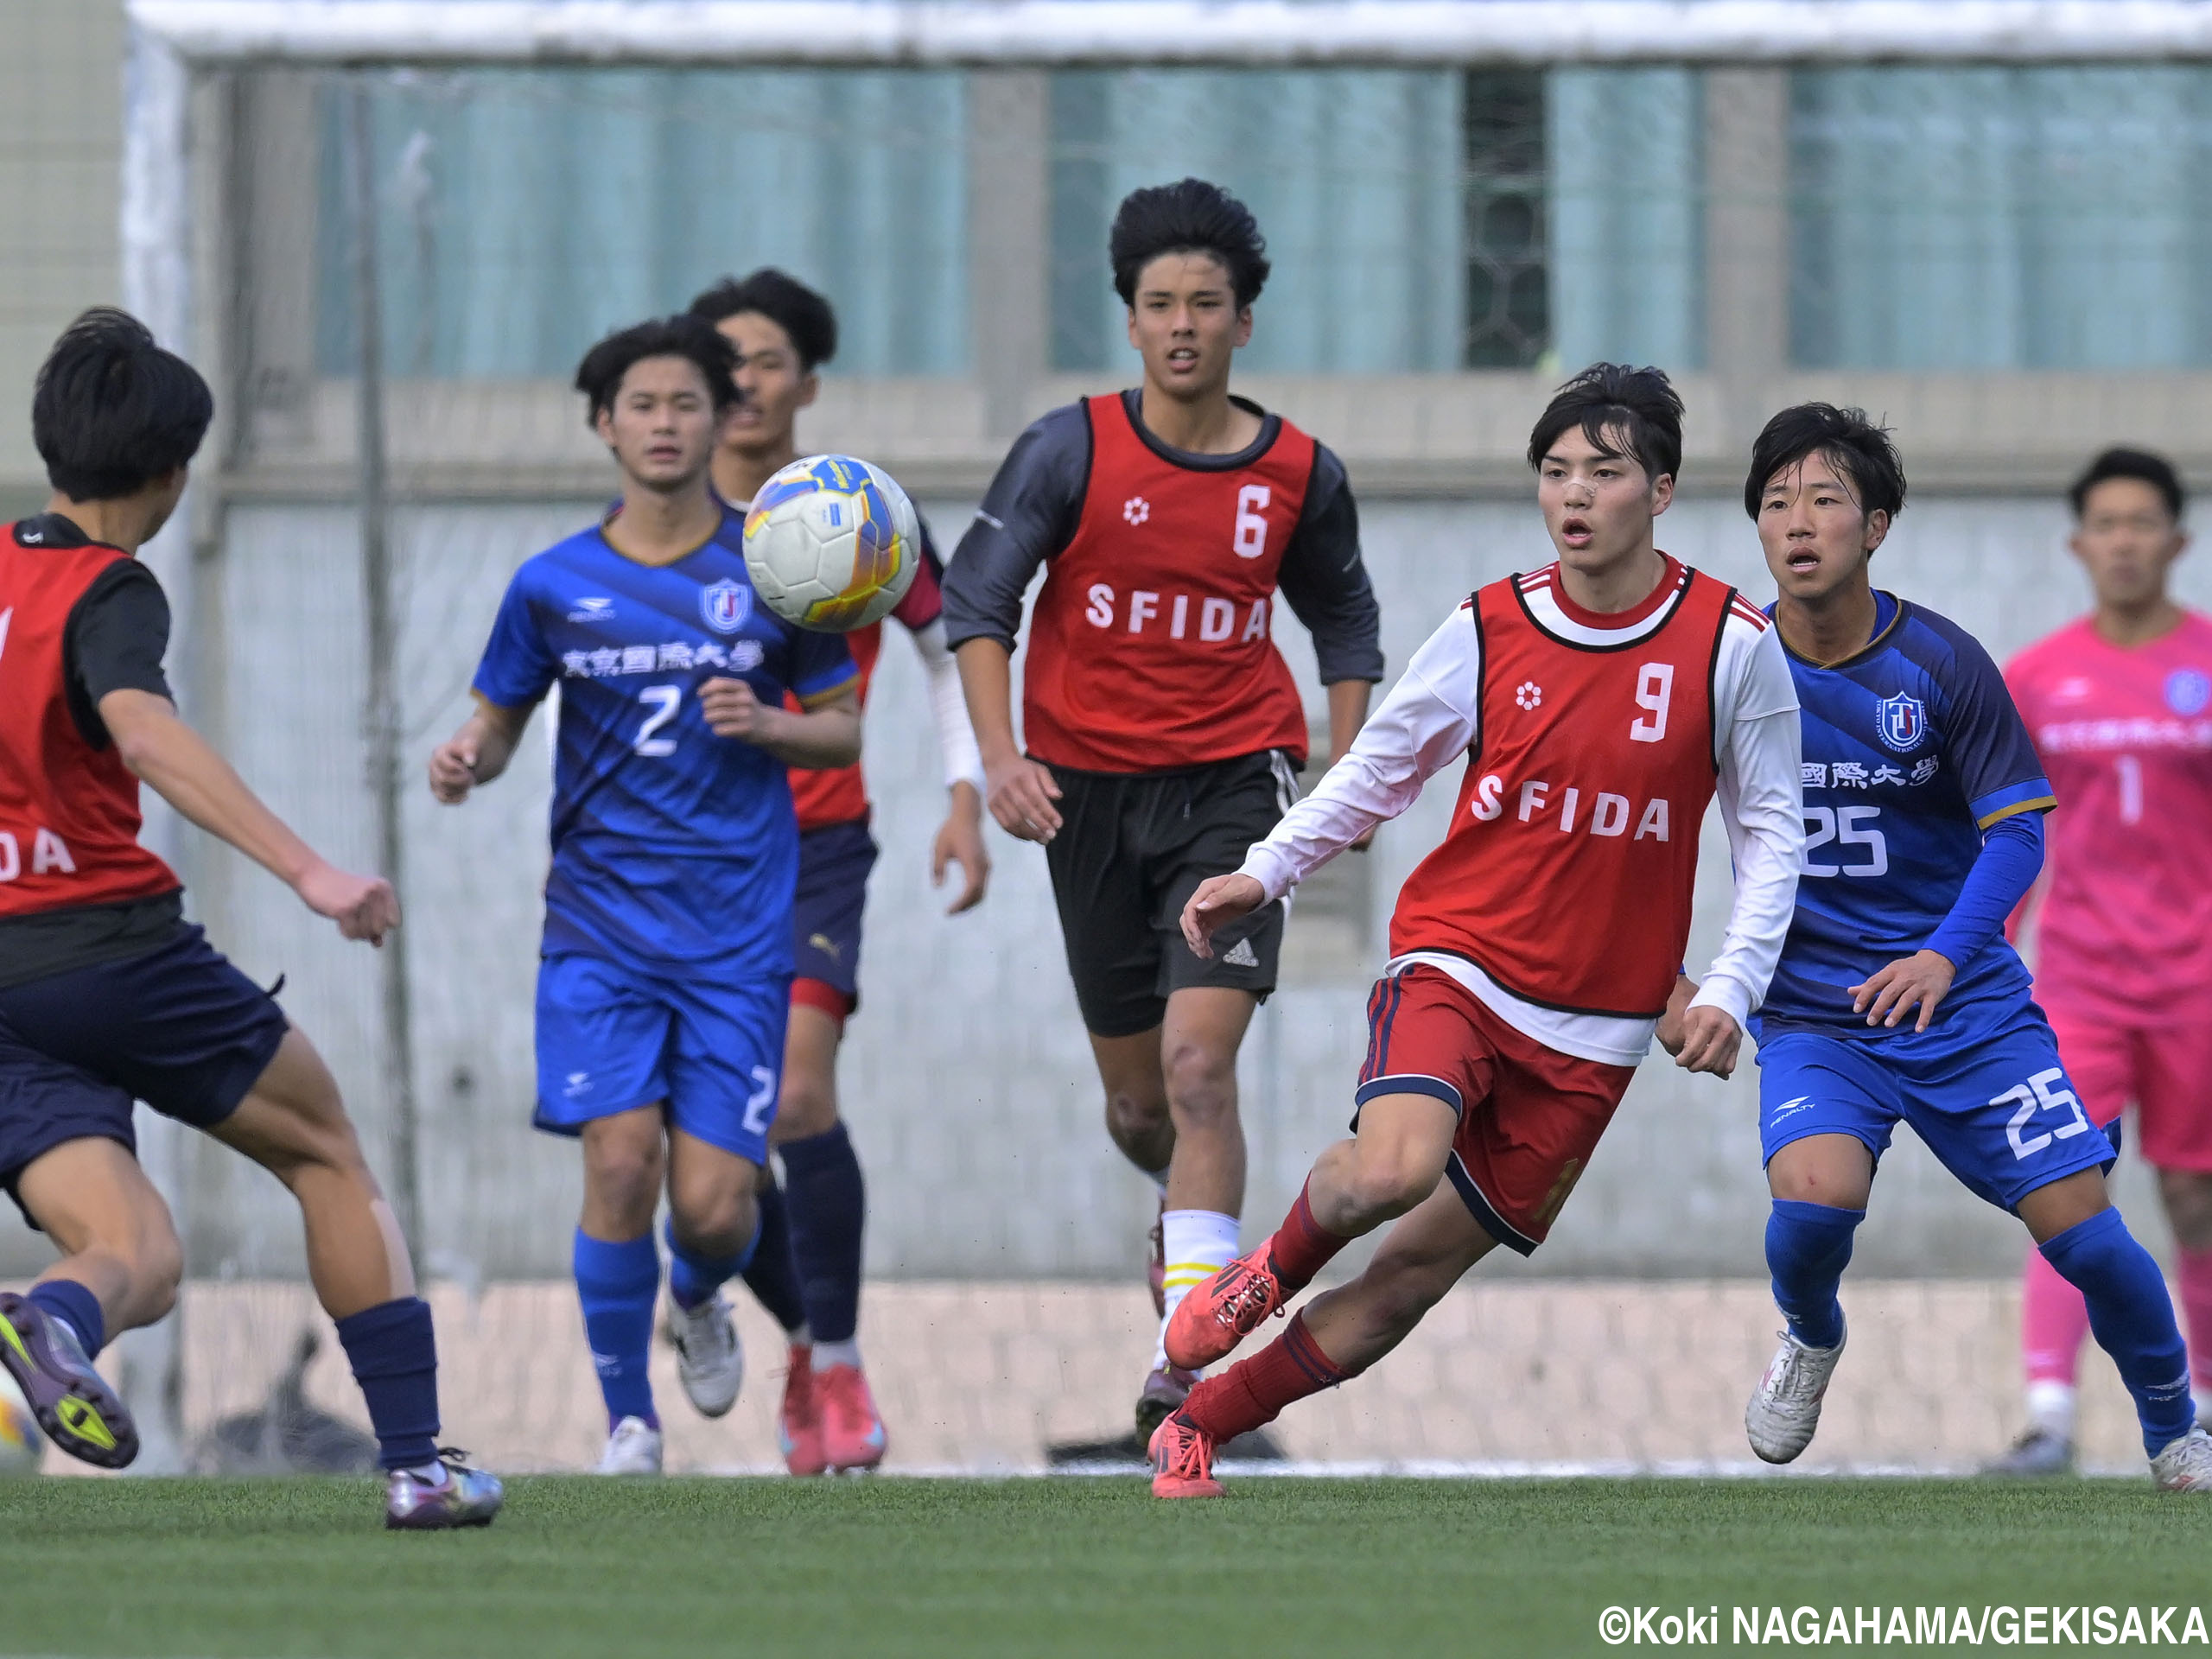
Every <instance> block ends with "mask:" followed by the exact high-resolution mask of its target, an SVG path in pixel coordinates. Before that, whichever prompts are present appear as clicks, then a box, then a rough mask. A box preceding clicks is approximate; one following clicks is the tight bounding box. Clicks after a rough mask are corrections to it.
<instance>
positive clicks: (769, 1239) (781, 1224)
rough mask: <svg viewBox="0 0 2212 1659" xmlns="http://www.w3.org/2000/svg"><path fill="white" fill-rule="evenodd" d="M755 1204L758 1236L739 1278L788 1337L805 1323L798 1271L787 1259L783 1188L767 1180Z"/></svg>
mask: <svg viewBox="0 0 2212 1659" xmlns="http://www.w3.org/2000/svg"><path fill="white" fill-rule="evenodd" d="M756 1202H757V1203H758V1204H759V1205H760V1237H759V1239H758V1240H756V1241H755V1242H754V1243H753V1260H752V1261H751V1262H747V1264H746V1268H745V1272H744V1274H742V1275H741V1276H742V1277H743V1279H744V1281H745V1287H746V1288H747V1290H749V1291H751V1292H752V1293H753V1297H754V1299H755V1300H758V1301H759V1302H760V1306H763V1307H765V1308H766V1309H767V1310H768V1315H769V1317H770V1318H771V1319H774V1320H775V1322H776V1323H777V1324H778V1325H781V1326H783V1327H784V1334H785V1336H789V1335H791V1333H792V1332H795V1331H797V1330H798V1328H799V1327H800V1326H801V1325H804V1324H805V1323H806V1304H805V1303H804V1301H802V1300H800V1298H799V1293H798V1266H797V1264H796V1263H795V1262H793V1261H792V1260H791V1218H790V1217H789V1216H788V1215H787V1214H786V1213H785V1207H784V1189H783V1188H782V1186H781V1185H779V1184H778V1183H776V1182H774V1181H770V1182H769V1183H768V1184H767V1185H766V1186H764V1187H762V1188H761V1189H760V1196H759V1198H757V1199H756Z"/></svg>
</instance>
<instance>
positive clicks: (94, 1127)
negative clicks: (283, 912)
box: [0, 926, 290, 1226]
mask: <svg viewBox="0 0 2212 1659" xmlns="http://www.w3.org/2000/svg"><path fill="white" fill-rule="evenodd" d="M289 1028H290V1027H289V1023H288V1022H287V1021H286V1020H285V1018H284V1011H283V1009H282V1008H280V1007H277V1001H276V999H275V998H274V997H272V996H271V995H270V994H269V993H268V992H267V991H264V990H263V989H262V988H261V987H260V986H258V985H257V984H255V983H254V982H252V981H251V980H250V979H248V978H247V977H246V976H245V975H244V974H242V973H240V972H239V971H238V969H236V968H234V967H232V965H231V963H230V962H229V961H228V960H227V959H226V957H223V956H222V955H221V954H220V953H219V952H218V951H217V950H215V949H214V948H213V946H211V945H210V944H208V943H207V935H206V934H205V933H204V932H202V931H200V929H199V928H197V927H192V926H181V927H179V928H178V930H177V931H176V933H175V935H174V936H173V937H172V938H170V939H169V940H168V942H167V943H165V944H159V945H156V947H155V948H154V949H152V950H147V951H143V952H142V953H140V954H139V955H137V956H135V957H123V958H122V959H121V960H119V961H116V962H99V963H92V964H91V965H90V966H88V967H84V968H75V969H70V970H69V971H68V972H67V973H60V974H52V975H49V976H47V977H46V978H44V979H34V980H31V981H29V982H27V983H24V984H21V985H10V986H8V987H7V988H4V989H0V1186H4V1187H5V1188H6V1190H7V1192H8V1195H9V1196H10V1198H15V1197H16V1179H17V1178H18V1177H19V1176H21V1175H22V1172H23V1171H24V1169H26V1168H27V1167H28V1166H29V1165H30V1163H31V1162H32V1160H35V1159H37V1158H40V1157H42V1156H43V1155H45V1154H47V1153H49V1152H51V1151H53V1150H54V1147H58V1146H60V1145H61V1144H62V1143H63V1142H64V1141H81V1140H90V1139H101V1140H108V1141H118V1142H120V1143H121V1144H122V1145H123V1146H124V1147H128V1148H130V1150H131V1151H134V1152H135V1151H137V1144H138V1143H137V1136H136V1135H134V1134H133V1133H132V1130H131V1124H130V1103H131V1102H132V1101H134V1100H143V1101H144V1102H145V1103H147V1104H148V1105H149V1106H150V1107H152V1108H153V1109H155V1110H156V1111H157V1112H159V1113H161V1114H162V1116H165V1117H173V1118H175V1119H176V1120H177V1121H178V1122H183V1123H189V1124H191V1125H192V1126H193V1127H194V1128H200V1129H205V1128H213V1127H214V1126H215V1125H216V1124H218V1123H220V1122H222V1121H223V1120H224V1119H225V1118H226V1117H228V1116H230V1115H231V1114H232V1112H233V1111H235V1110H236V1109H238V1103H239V1102H240V1101H242V1100H244V1099H245V1097H246V1096H247V1094H248V1093H249V1092H251V1090H252V1088H253V1085H254V1083H255V1082H256V1080H257V1079H258V1078H259V1077H260V1076H261V1074H262V1073H263V1072H264V1071H266V1070H268V1067H269V1063H270V1060H272V1059H274V1058H276V1056H277V1046H278V1045H279V1044H281V1043H282V1042H283V1040H284V1033H285V1032H286V1031H288V1030H289ZM21 1204H22V1201H21V1200H20V1199H17V1207H18V1208H20V1207H21ZM32 1225H33V1226H36V1225H37V1222H36V1221H35V1219H34V1220H33V1221H32Z"/></svg>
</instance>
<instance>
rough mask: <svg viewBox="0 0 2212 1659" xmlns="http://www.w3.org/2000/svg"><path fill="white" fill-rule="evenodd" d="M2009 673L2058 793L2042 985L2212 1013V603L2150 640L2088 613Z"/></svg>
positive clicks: (2125, 1010) (2121, 1005) (2082, 997)
mask: <svg viewBox="0 0 2212 1659" xmlns="http://www.w3.org/2000/svg"><path fill="white" fill-rule="evenodd" d="M2005 680H2006V682H2007V683H2009V684H2010V685H2011V687H2012V697H2013V700H2014V701H2015V702H2018V704H2019V706H2020V713H2021V715H2023V716H2024V718H2025V719H2026V721H2027V722H2028V730H2029V732H2030V733H2031V734H2032V735H2033V736H2034V738H2035V744H2036V748H2037V751H2038V752H2039V753H2041V754H2042V756H2043V762H2044V772H2045V773H2046V774H2047V775H2048V776H2049V778H2050V783H2051V788H2052V791H2053V792H2054V793H2055V794H2056V795H2057V797H2058V810H2056V812H2054V813H2053V814H2052V815H2051V817H2050V820H2049V826H2048V827H2049V832H2050V841H2049V854H2048V858H2047V861H2046V864H2045V870H2044V874H2045V876H2046V878H2047V881H2046V885H2045V887H2044V893H2043V898H2042V902H2041V905H2040V906H2039V908H2038V909H2037V912H2036V938H2037V946H2036V988H2037V995H2039V996H2044V997H2048V998H2050V999H2051V1000H2053V1001H2076V1002H2087V1003H2089V1004H2091V1005H2092V1006H2098V1005H2101V1006H2102V1007H2104V1008H2106V1009H2107V1011H2109V1012H2110V1013H2111V1014H2113V1017H2115V1018H2119V1019H2123V1020H2128V1021H2129V1022H2130V1023H2139V1022H2141V1021H2142V1020H2145V1019H2146V1018H2148V1019H2152V1020H2155V1019H2157V1018H2158V1017H2159V1016H2160V1015H2162V1014H2165V1013H2166V1012H2167V1011H2168V1010H2172V1011H2173V1012H2175V1013H2180V1012H2182V1010H2181V1009H2180V1008H2177V1007H2176V1006H2175V1005H2176V1001H2177V999H2178V1000H2179V1001H2181V1002H2182V1003H2183V1004H2184V1005H2187V1004H2191V1003H2193V1004H2195V1005H2196V1010H2195V1013H2196V1017H2198V1018H2202V1017H2205V1015H2206V1014H2208V1013H2212V619H2207V618H2205V617H2202V616H2200V615H2198V614H2197V613H2195V612H2193V611H2192V612H2189V613H2186V614H2185V615H2184V616H2183V620H2182V624H2181V626H2179V627H2177V628H2176V629H2174V630H2173V632H2171V633H2169V634H2167V635H2166V636H2165V637H2164V638H2163V639H2154V640H2152V642H2151V643H2150V644H2148V645H2136V646H2132V647H2123V646H2120V645H2109V644H2107V642H2106V641H2105V640H2104V639H2102V638H2101V637H2100V636H2099V634H2098V633H2097V631H2096V629H2095V628H2094V626H2092V625H2091V623H2090V622H2089V621H2088V619H2087V618H2084V619H2083V620H2081V621H2078V622H2074V623H2069V625H2068V626H2065V627H2063V628H2061V629H2060V630H2059V631H2058V632H2056V633H2054V634H2052V635H2050V638H2048V639H2043V640H2040V641H2038V642H2037V644H2035V645H2030V646H2029V647H2028V648H2027V649H2026V650H2025V651H2024V652H2021V653H2020V654H2019V655H2018V657H2015V658H2013V659H2012V662H2011V663H2010V664H2007V665H2006V667H2005Z"/></svg>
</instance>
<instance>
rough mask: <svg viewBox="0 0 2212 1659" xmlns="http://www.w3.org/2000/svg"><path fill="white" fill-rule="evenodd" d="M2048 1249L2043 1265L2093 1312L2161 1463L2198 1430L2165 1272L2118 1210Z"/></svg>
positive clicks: (2092, 1323) (2100, 1341)
mask: <svg viewBox="0 0 2212 1659" xmlns="http://www.w3.org/2000/svg"><path fill="white" fill-rule="evenodd" d="M2041 1249H2042V1250H2043V1259H2044V1261H2046V1262H2050V1265H2051V1266H2052V1267H2053V1268H2056V1269H2057V1270H2058V1276H2059V1277H2060V1278H2062V1279H2063V1280H2065V1281H2066V1282H2067V1283H2068V1284H2069V1285H2071V1286H2073V1287H2074V1288H2075V1289H2076V1290H2078V1291H2080V1292H2081V1293H2082V1300H2083V1301H2085V1302H2087V1303H2088V1305H2089V1329H2090V1330H2091V1331H2092V1332H2094V1334H2095V1336H2096V1338H2097V1346H2098V1347H2100V1348H2101V1349H2103V1350H2104V1351H2105V1352H2107V1353H2108V1354H2110V1355H2111V1356H2112V1363H2113V1365H2114V1366H2116V1367H2117V1368H2118V1369H2119V1371H2120V1381H2121V1382H2123V1383H2126V1384H2127V1391H2128V1393H2129V1394H2131V1395H2133V1396H2134V1397H2135V1416H2136V1421H2139V1423H2141V1424H2142V1426H2143V1449H2144V1451H2145V1453H2146V1454H2148V1455H2149V1456H2151V1457H2154V1458H2155V1457H2157V1456H2158V1453H2159V1452H2163V1451H2164V1450H2165V1449H2166V1447H2167V1446H2169V1445H2170V1444H2171V1443H2172V1442H2173V1441H2175V1440H2179V1439H2180V1438H2181V1437H2182V1436H2183V1435H2184V1434H2186V1433H2189V1431H2190V1429H2191V1428H2193V1427H2196V1406H2195V1404H2194V1403H2193V1402H2191V1401H2190V1395H2189V1351H2188V1349H2187V1348H2185V1347H2184V1346H2183V1344H2182V1339H2181V1327H2180V1326H2179V1325H2177V1324H2176V1323H2175V1322H2174V1305H2173V1300H2172V1299H2171V1297H2169V1296H2168V1295H2167V1294H2166V1281H2165V1280H2164V1277H2163V1276H2162V1275H2161V1274H2159V1272H2158V1263H2157V1262H2153V1261H2152V1259H2151V1252H2150V1251H2148V1250H2146V1249H2144V1248H2143V1247H2142V1246H2141V1245H2140V1244H2139V1243H2136V1242H2135V1236H2134V1235H2133V1233H2130V1232H2129V1231H2128V1230H2127V1224H2126V1222H2124V1221H2122V1220H2121V1219H2120V1211H2117V1210H2105V1211H2100V1212H2098V1213H2097V1214H2096V1215H2094V1216H2091V1217H2089V1218H2088V1220H2087V1221H2080V1222H2076V1223H2075V1224H2074V1225H2073V1226H2071V1227H2069V1228H2068V1229H2067V1230H2065V1231H2064V1232H2063V1233H2060V1234H2059V1235H2057V1236H2056V1237H2054V1238H2048V1239H2045V1240H2044V1243H2043V1244H2042V1246H2041Z"/></svg>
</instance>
